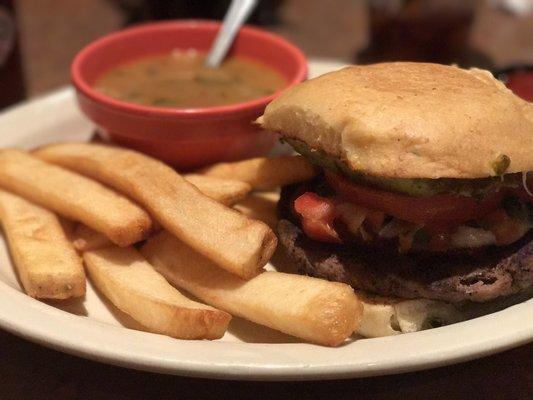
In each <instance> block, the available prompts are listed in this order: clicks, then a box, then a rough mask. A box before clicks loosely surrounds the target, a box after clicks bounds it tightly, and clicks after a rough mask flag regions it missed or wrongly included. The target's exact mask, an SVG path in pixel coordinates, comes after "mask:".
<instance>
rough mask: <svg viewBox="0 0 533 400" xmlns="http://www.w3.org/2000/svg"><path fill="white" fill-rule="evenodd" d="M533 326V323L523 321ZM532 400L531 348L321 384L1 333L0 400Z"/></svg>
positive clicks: (532, 353) (525, 347)
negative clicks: (105, 356) (199, 372)
mask: <svg viewBox="0 0 533 400" xmlns="http://www.w3.org/2000/svg"><path fill="white" fill-rule="evenodd" d="M525 323H531V321H525ZM319 397H320V398H328V399H333V400H337V399H343V398H350V399H354V400H365V399H376V400H379V399H446V400H450V399H469V400H474V399H532V398H533V343H530V344H528V345H526V346H522V347H520V348H517V349H513V350H509V351H507V352H504V353H501V354H498V355H494V356H491V357H487V358H483V359H480V360H476V361H471V362H468V363H463V364H459V365H455V366H449V367H444V368H438V369H434V370H429V371H421V372H413V373H409V374H403V375H394V376H385V377H377V378H365V379H353V380H341V381H323V382H272V383H269V382H231V381H215V380H206V379H192V378H180V377H176V376H169V375H157V374H152V373H146V372H141V371H134V370H128V369H123V368H118V367H113V366H109V365H104V364H99V363H96V362H92V361H88V360H84V359H81V358H77V357H73V356H69V355H66V354H62V353H59V352H56V351H54V350H50V349H47V348H44V347H41V346H38V345H36V344H33V343H30V342H28V341H26V340H23V339H20V338H18V337H16V336H13V335H11V334H9V333H7V332H3V331H0V399H2V400H11V399H13V400H15V399H17V400H23V399H54V400H66V399H91V400H97V399H116V400H121V399H128V400H135V399H173V400H175V399H181V398H191V399H203V398H213V399H215V398H216V399H248V398H250V399H251V398H253V399H254V400H255V399H263V398H265V399H273V398H283V399H295V398H299V399H300V398H319Z"/></svg>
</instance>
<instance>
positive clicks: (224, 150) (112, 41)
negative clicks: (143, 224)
mask: <svg viewBox="0 0 533 400" xmlns="http://www.w3.org/2000/svg"><path fill="white" fill-rule="evenodd" d="M219 28H220V24H219V23H217V22H210V21H173V22H162V23H151V24H146V25H140V26H136V27H134V28H130V29H125V30H123V31H120V32H117V33H113V34H110V35H107V36H104V37H103V38H101V39H99V40H97V41H95V42H93V43H91V44H89V45H88V46H87V47H85V48H84V49H82V50H81V51H80V52H79V53H78V54H77V55H76V57H75V58H74V61H73V62H72V66H71V74H72V81H73V83H74V86H75V87H76V91H77V97H78V103H79V105H80V107H81V109H82V111H83V112H84V113H85V114H86V115H87V116H88V117H89V118H90V119H91V120H92V121H93V122H95V123H96V124H97V125H98V126H99V127H100V128H101V130H102V131H103V132H104V133H105V134H106V135H108V136H109V137H110V138H111V139H112V140H113V141H115V142H117V143H120V144H122V145H125V146H128V147H131V148H134V149H137V150H140V151H143V152H145V153H147V154H150V155H152V156H154V157H157V158H160V159H162V160H163V161H165V162H167V163H169V164H172V165H174V166H176V167H178V168H180V169H193V168H197V167H201V166H203V165H207V164H211V163H213V162H217V161H230V160H237V159H242V158H247V157H254V156H258V155H261V154H264V153H266V152H267V151H268V150H269V149H270V148H271V147H272V145H273V143H274V141H275V139H276V138H275V135H274V134H272V133H269V132H264V131H261V130H259V129H258V128H257V127H256V126H254V125H253V124H252V122H253V121H254V120H255V119H256V118H257V117H258V116H260V115H261V114H262V112H263V111H264V109H265V106H266V105H267V104H268V103H269V102H270V101H271V100H272V99H274V98H275V97H276V96H277V95H278V94H279V92H276V93H274V94H272V95H270V96H266V97H261V98H258V99H255V100H251V101H247V102H244V103H236V104H230V105H227V106H217V107H208V108H191V109H184V108H159V107H151V106H144V105H139V104H132V103H127V102H124V101H120V100H116V99H113V98H110V97H108V96H105V95H103V94H101V93H99V92H97V91H95V90H94V89H93V88H92V84H93V83H94V81H95V80H96V79H97V78H98V77H99V76H100V75H101V74H102V73H104V72H106V71H107V70H109V69H110V68H112V67H114V66H116V65H118V64H121V63H124V62H127V61H131V60H134V59H136V58H141V57H145V56H148V55H154V54H161V53H168V52H170V51H171V50H173V49H190V48H194V49H197V50H200V51H204V52H206V51H208V50H209V48H210V46H211V43H212V42H213V39H214V37H215V35H216V33H217V32H218V29H219ZM229 55H230V56H233V55H236V56H244V57H248V58H252V59H255V60H257V61H260V62H262V63H263V64H266V65H268V66H270V67H271V68H273V69H275V70H277V71H279V72H280V73H281V74H282V75H283V76H284V77H285V78H286V80H287V87H289V86H292V85H294V84H296V83H299V82H301V81H303V80H304V79H305V78H306V75H307V61H306V58H305V56H304V55H303V53H302V52H301V51H300V50H299V49H298V48H296V47H295V46H293V45H292V44H290V43H288V42H287V41H286V40H284V39H282V38H281V37H279V36H277V35H274V34H272V33H269V32H266V31H263V30H260V29H256V28H251V27H244V28H242V29H241V30H240V32H239V34H238V35H237V38H236V40H235V42H234V44H233V47H232V49H231V52H230V54H229Z"/></svg>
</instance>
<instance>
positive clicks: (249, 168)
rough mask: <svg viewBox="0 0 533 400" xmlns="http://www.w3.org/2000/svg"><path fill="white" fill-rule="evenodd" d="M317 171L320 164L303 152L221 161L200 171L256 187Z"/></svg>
mask: <svg viewBox="0 0 533 400" xmlns="http://www.w3.org/2000/svg"><path fill="white" fill-rule="evenodd" d="M317 171H318V170H317V168H316V167H314V166H313V165H312V164H311V163H309V162H308V161H307V160H306V159H305V158H303V157H302V156H283V157H270V158H269V157H259V158H251V159H249V160H244V161H237V162H230V163H220V164H215V165H212V166H210V167H207V168H204V169H202V170H201V171H199V172H200V173H201V174H204V175H207V176H214V177H217V178H226V179H237V180H239V181H243V182H247V183H249V184H250V185H252V188H253V189H257V190H272V189H275V188H277V187H280V186H286V185H290V184H293V183H297V182H303V181H307V180H309V179H311V178H313V177H314V176H315V175H316V174H317Z"/></svg>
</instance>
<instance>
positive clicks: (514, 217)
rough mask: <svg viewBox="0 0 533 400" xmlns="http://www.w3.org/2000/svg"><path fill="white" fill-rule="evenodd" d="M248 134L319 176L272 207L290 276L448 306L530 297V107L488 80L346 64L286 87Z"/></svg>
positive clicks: (465, 73)
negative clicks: (257, 129)
mask: <svg viewBox="0 0 533 400" xmlns="http://www.w3.org/2000/svg"><path fill="white" fill-rule="evenodd" d="M259 123H260V124H261V125H262V127H263V128H264V129H267V130H270V131H275V132H278V133H279V134H280V136H281V138H282V140H283V141H285V142H286V143H288V144H289V145H291V146H292V147H293V148H294V150H296V152H298V153H300V154H301V155H302V156H304V157H306V158H307V159H308V160H309V161H310V162H312V163H313V164H315V165H316V166H317V167H318V168H319V169H320V174H319V175H318V176H317V177H316V178H314V179H313V180H311V181H308V182H303V183H299V184H295V185H291V186H287V187H284V188H283V189H282V192H281V197H280V201H279V204H278V211H279V214H280V221H279V223H278V226H277V231H278V237H279V243H280V245H281V246H282V247H283V248H285V250H286V251H287V253H288V254H289V255H290V257H291V258H292V259H293V260H294V261H295V262H296V263H297V265H298V266H299V269H300V271H301V272H302V273H304V274H308V275H311V276H315V277H321V278H325V279H328V280H332V281H340V282H345V283H348V284H350V285H351V286H353V287H354V288H355V289H356V290H361V291H364V292H367V293H371V294H373V295H378V296H385V297H387V298H396V299H397V298H401V299H426V300H430V301H434V300H436V301H443V302H448V303H453V304H460V303H464V302H488V301H491V300H495V299H501V298H502V297H506V296H510V295H513V294H517V293H520V292H524V291H527V290H528V289H530V288H531V287H532V286H533V230H532V227H533V195H532V193H531V191H530V190H529V189H528V187H529V188H533V184H532V183H533V182H531V179H530V180H529V186H528V179H527V172H528V171H530V170H533V105H531V104H530V103H528V102H526V101H524V100H522V99H520V98H519V97H517V96H515V95H514V94H513V93H512V92H511V91H509V90H508V89H507V88H506V87H505V86H504V85H503V84H502V83H501V82H499V81H498V80H496V79H495V78H494V77H493V76H492V75H491V74H490V73H489V72H488V71H483V70H479V69H470V70H466V69H461V68H458V67H455V66H445V65H438V64H429V63H411V62H394V63H381V64H374V65H366V66H350V67H346V68H344V69H341V70H339V71H336V72H332V73H329V74H325V75H322V76H320V77H318V78H315V79H311V80H309V81H306V82H304V83H301V84H299V85H296V86H294V87H292V88H291V89H289V90H287V91H286V92H284V93H283V94H282V95H281V96H280V97H278V98H277V99H276V100H274V101H273V102H272V103H270V104H269V105H268V107H267V108H266V110H265V112H264V115H263V116H262V117H261V118H260V119H259Z"/></svg>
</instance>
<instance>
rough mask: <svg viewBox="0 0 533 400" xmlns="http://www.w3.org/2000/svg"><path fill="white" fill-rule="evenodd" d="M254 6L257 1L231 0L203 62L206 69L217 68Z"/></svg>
mask: <svg viewBox="0 0 533 400" xmlns="http://www.w3.org/2000/svg"><path fill="white" fill-rule="evenodd" d="M256 5H257V0H233V1H232V2H231V5H230V7H229V9H228V12H227V13H226V15H225V16H224V23H223V24H222V28H220V30H219V31H218V34H217V37H216V38H215V42H214V44H213V46H212V47H211V50H210V51H209V55H208V56H207V59H206V61H205V63H206V65H207V66H208V67H211V68H217V67H218V66H219V65H220V63H221V62H222V60H223V59H224V57H225V56H226V54H227V52H228V50H229V48H230V47H231V44H232V43H233V39H234V38H235V35H236V34H237V32H238V31H239V28H240V27H241V26H242V24H243V23H244V21H246V19H247V18H248V16H249V15H250V14H251V12H252V11H253V9H254V8H255V6H256Z"/></svg>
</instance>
